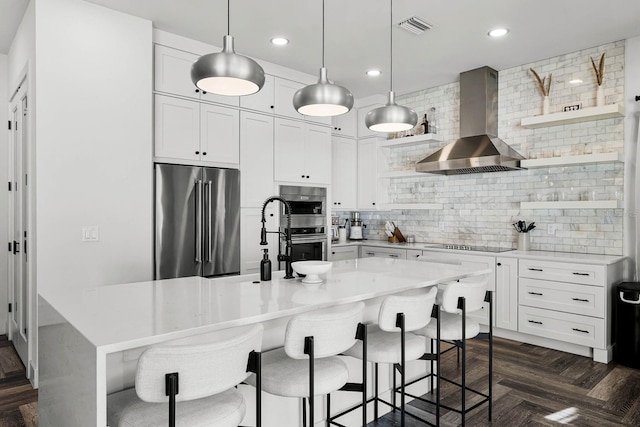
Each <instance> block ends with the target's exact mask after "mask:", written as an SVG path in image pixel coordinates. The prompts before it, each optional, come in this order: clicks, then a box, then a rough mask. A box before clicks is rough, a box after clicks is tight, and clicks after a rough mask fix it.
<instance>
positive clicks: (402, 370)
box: [393, 313, 406, 427]
mask: <svg viewBox="0 0 640 427" xmlns="http://www.w3.org/2000/svg"><path fill="white" fill-rule="evenodd" d="M404 320H405V319H404V314H403V313H398V318H397V319H396V326H399V327H400V426H401V427H404V425H405V413H404V401H405V395H404V384H405V375H404V374H405V368H406V366H405V362H406V354H405V335H404V334H405V332H404V329H405V325H404ZM394 372H395V371H394ZM393 385H394V388H395V381H394V384H393ZM394 395H395V393H394Z"/></svg>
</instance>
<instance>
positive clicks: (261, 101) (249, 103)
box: [240, 74, 275, 114]
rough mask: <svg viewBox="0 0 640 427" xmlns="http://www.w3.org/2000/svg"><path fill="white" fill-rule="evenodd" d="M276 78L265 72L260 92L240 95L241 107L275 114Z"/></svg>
mask: <svg viewBox="0 0 640 427" xmlns="http://www.w3.org/2000/svg"><path fill="white" fill-rule="evenodd" d="M274 79H275V78H274V77H273V76H270V75H269V74H265V75H264V86H263V87H262V89H260V91H259V92H257V93H254V94H253V95H246V96H241V97H240V108H246V109H248V110H256V111H261V112H263V113H269V114H273V112H274V110H275V101H274V89H275V88H274Z"/></svg>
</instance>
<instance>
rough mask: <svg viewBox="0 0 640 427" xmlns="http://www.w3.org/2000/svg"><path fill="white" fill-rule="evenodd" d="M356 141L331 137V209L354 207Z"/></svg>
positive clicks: (356, 174) (355, 198) (356, 160)
mask: <svg viewBox="0 0 640 427" xmlns="http://www.w3.org/2000/svg"><path fill="white" fill-rule="evenodd" d="M357 162H358V146H357V141H356V140H354V139H349V138H341V137H338V136H334V137H333V162H332V165H331V168H332V172H333V173H332V176H333V177H332V180H331V183H332V184H333V185H332V189H333V203H332V204H331V207H332V208H333V209H342V210H352V209H355V208H356V200H357V182H358V165H357Z"/></svg>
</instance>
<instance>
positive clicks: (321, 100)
mask: <svg viewBox="0 0 640 427" xmlns="http://www.w3.org/2000/svg"><path fill="white" fill-rule="evenodd" d="M293 107H294V108H295V109H296V110H297V111H298V112H299V113H300V114H304V115H305V116H318V117H326V116H338V115H340V114H345V113H347V112H349V110H351V108H352V107H353V94H352V93H351V92H349V90H348V89H347V88H345V87H342V86H340V85H337V84H334V83H331V82H330V81H329V79H327V69H326V68H324V67H322V68H320V78H319V79H318V83H316V84H312V85H308V86H305V87H303V88H302V89H300V90H298V91H297V92H296V93H295V95H293Z"/></svg>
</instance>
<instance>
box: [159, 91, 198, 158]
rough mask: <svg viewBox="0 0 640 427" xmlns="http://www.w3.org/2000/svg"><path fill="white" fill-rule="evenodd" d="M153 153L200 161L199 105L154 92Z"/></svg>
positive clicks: (195, 102)
mask: <svg viewBox="0 0 640 427" xmlns="http://www.w3.org/2000/svg"><path fill="white" fill-rule="evenodd" d="M154 110H155V120H154V138H155V139H154V155H155V156H156V157H163V158H165V157H166V158H171V159H178V160H187V161H190V160H191V161H192V160H200V104H199V103H198V102H197V101H190V100H187V99H181V98H174V97H171V96H164V95H155V105H154Z"/></svg>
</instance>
